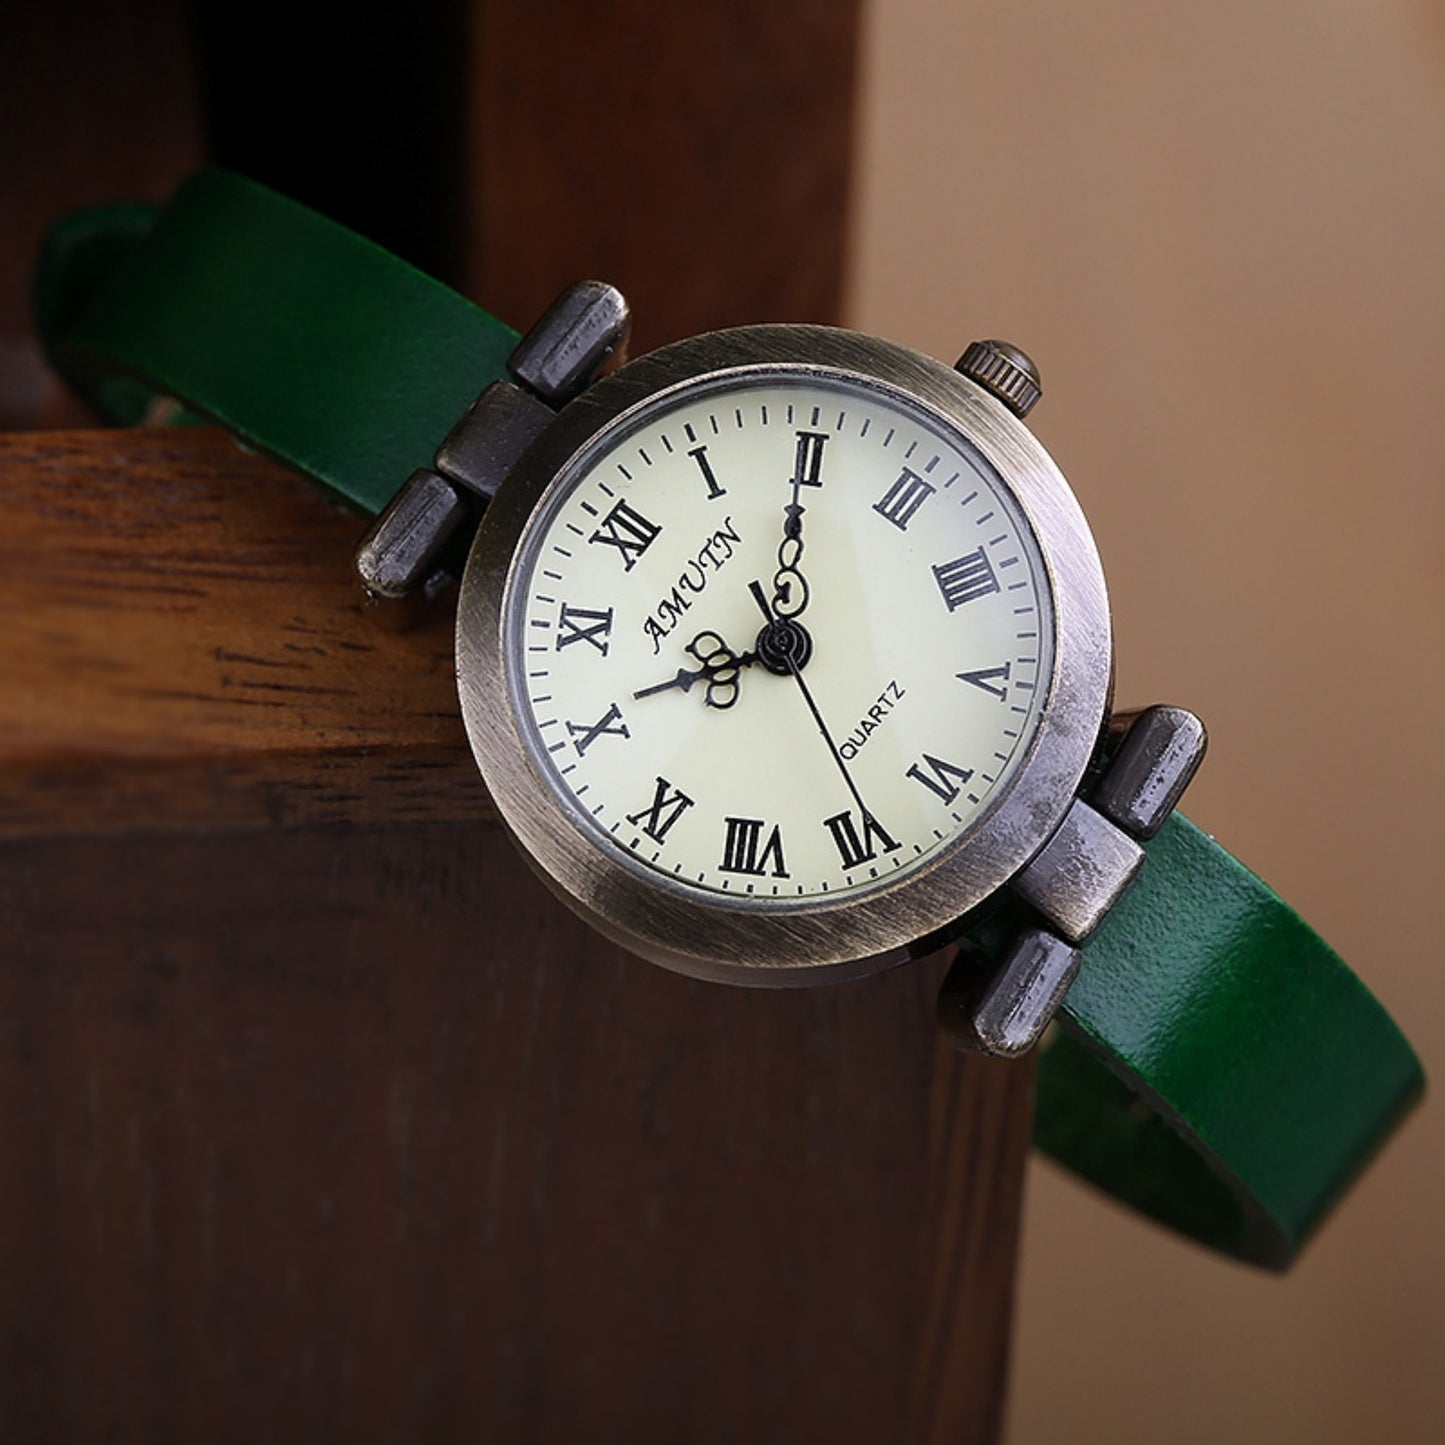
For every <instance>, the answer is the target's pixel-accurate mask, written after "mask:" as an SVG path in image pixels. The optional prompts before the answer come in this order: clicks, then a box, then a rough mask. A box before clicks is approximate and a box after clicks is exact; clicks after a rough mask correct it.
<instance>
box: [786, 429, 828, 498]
mask: <svg viewBox="0 0 1445 1445" xmlns="http://www.w3.org/2000/svg"><path fill="white" fill-rule="evenodd" d="M827 440H828V433H827V432H821V431H800V432H799V433H798V450H797V452H796V453H795V455H794V457H793V475H792V478H791V480H792V483H793V485H794V486H795V487H821V486H822V485H823V477H822V471H823V446H824V443H825V442H827Z"/></svg>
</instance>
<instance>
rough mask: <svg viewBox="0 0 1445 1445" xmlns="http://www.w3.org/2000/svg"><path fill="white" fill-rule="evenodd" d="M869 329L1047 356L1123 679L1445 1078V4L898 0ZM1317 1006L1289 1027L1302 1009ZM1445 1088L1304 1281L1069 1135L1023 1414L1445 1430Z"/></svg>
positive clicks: (1397, 1432) (1054, 1194)
mask: <svg viewBox="0 0 1445 1445" xmlns="http://www.w3.org/2000/svg"><path fill="white" fill-rule="evenodd" d="M868 26H869V33H868V37H867V41H866V43H865V46H864V50H863V54H864V62H865V63H864V77H863V96H864V104H863V110H862V125H861V132H860V146H861V152H860V166H861V169H860V173H859V193H858V206H857V210H856V220H855V230H854V241H855V247H854V255H853V264H852V272H851V286H852V289H851V306H850V319H851V321H852V322H853V323H854V324H856V325H858V326H860V327H862V328H864V329H867V330H874V331H878V332H882V333H884V334H888V335H892V336H895V337H897V338H899V339H901V340H905V341H907V342H910V343H912V344H913V345H916V346H918V347H920V348H921V349H923V350H925V351H930V352H934V353H936V354H938V355H940V356H945V357H949V358H951V357H952V356H954V355H955V354H956V353H957V352H959V351H960V350H961V349H962V348H963V346H964V344H965V343H967V342H968V341H969V340H971V339H972V338H973V337H975V336H984V335H986V336H994V335H1001V336H1004V337H1007V338H1009V339H1011V340H1013V341H1016V342H1018V343H1019V344H1021V345H1023V346H1024V347H1025V348H1026V349H1027V350H1029V351H1030V352H1031V353H1032V355H1033V356H1034V358H1035V360H1037V361H1038V363H1039V365H1040V368H1041V370H1042V373H1043V379H1044V400H1043V402H1042V403H1040V405H1039V408H1038V410H1037V411H1036V412H1034V414H1033V416H1032V417H1031V418H1030V424H1031V425H1033V426H1035V427H1036V429H1037V430H1038V432H1039V433H1040V435H1041V436H1042V437H1043V439H1044V441H1045V443H1046V444H1047V445H1048V446H1049V447H1050V449H1051V450H1052V451H1053V453H1054V455H1055V457H1056V459H1057V460H1058V461H1059V463H1060V465H1061V466H1062V467H1063V468H1064V471H1065V472H1066V474H1067V475H1068V476H1069V478H1070V479H1071V481H1072V482H1073V484H1074V487H1075V489H1076V490H1077V491H1078V493H1079V495H1080V497H1081V498H1082V500H1083V503H1084V506H1085V509H1086V510H1087V512H1088V514H1089V516H1090V518H1091V520H1092V522H1093V524H1094V528H1095V531H1096V535H1097V537H1098V541H1099V546H1100V550H1101V551H1102V553H1103V556H1104V562H1105V566H1106V568H1107V570H1108V575H1109V579H1110V584H1111V593H1112V600H1113V606H1114V614H1115V622H1116V627H1117V643H1118V697H1119V699H1120V700H1121V701H1123V702H1148V701H1154V700H1157V699H1166V700H1168V701H1171V702H1179V703H1183V704H1186V705H1188V706H1190V707H1193V708H1195V709H1196V710H1197V711H1198V712H1199V713H1200V714H1201V715H1202V716H1203V717H1204V719H1205V721H1206V723H1207V724H1208V725H1209V728H1210V732H1211V738H1212V750H1211V755H1210V758H1209V760H1208V761H1207V762H1206V764H1205V767H1204V771H1203V773H1202V774H1201V776H1200V778H1199V780H1198V781H1197V782H1196V783H1195V785H1194V788H1193V790H1192V792H1191V794H1190V796H1189V799H1188V811H1189V812H1190V814H1191V815H1192V816H1193V817H1194V818H1195V819H1196V821H1198V822H1199V823H1200V824H1202V825H1203V826H1204V827H1206V828H1208V829H1209V830H1210V831H1211V832H1214V833H1216V834H1217V835H1218V836H1219V837H1220V838H1221V839H1222V840H1224V841H1225V842H1226V843H1227V844H1228V845H1229V846H1230V847H1231V849H1233V850H1234V851H1235V852H1236V853H1238V854H1239V855H1240V856H1241V857H1242V858H1244V859H1245V861H1246V862H1248V863H1250V864H1251V865H1252V866H1253V867H1255V868H1256V869H1257V870H1258V871H1260V872H1261V873H1263V874H1264V875H1265V876H1266V877H1268V878H1269V879H1270V881H1271V882H1272V883H1273V884H1274V885H1275V886H1276V887H1277V888H1278V889H1279V890H1280V891H1281V892H1282V893H1283V894H1284V895H1285V896H1286V897H1287V898H1288V899H1289V900H1290V901H1291V902H1292V903H1294V904H1295V906H1296V907H1298V908H1299V909H1300V910H1301V912H1303V913H1304V914H1305V916H1306V917H1308V918H1309V919H1310V920H1311V921H1312V922H1313V923H1314V924H1315V926H1316V927H1317V928H1319V930H1320V931H1321V932H1322V933H1323V934H1324V935H1325V936H1326V937H1327V938H1328V939H1330V940H1331V942H1332V943H1333V944H1334V945H1335V946H1336V947H1337V948H1338V949H1339V950H1340V951H1341V952H1342V953H1343V954H1344V956H1345V957H1346V958H1347V959H1349V960H1350V961H1351V962H1352V963H1353V965H1354V966H1355V968H1356V969H1357V970H1358V971H1359V972H1360V973H1361V975H1362V976H1363V977H1364V978H1365V980H1366V981H1367V982H1368V984H1369V985H1370V987H1371V988H1372V989H1373V990H1374V991H1375V992H1376V993H1377V994H1378V995H1379V997H1380V998H1382V999H1383V1000H1384V1002H1385V1003H1386V1004H1387V1006H1388V1007H1389V1008H1390V1009H1391V1010H1392V1011H1393V1012H1394V1014H1395V1016H1396V1017H1397V1018H1398V1019H1399V1020H1400V1021H1401V1022H1402V1023H1403V1024H1404V1026H1405V1028H1406V1029H1407V1031H1408V1032H1409V1033H1410V1035H1411V1037H1412V1039H1413V1040H1414V1042H1415V1044H1416V1046H1417V1047H1418V1048H1419V1049H1420V1050H1421V1052H1422V1054H1423V1056H1424V1059H1425V1063H1426V1068H1427V1070H1429V1071H1430V1072H1431V1073H1432V1075H1433V1077H1434V1078H1435V1079H1436V1080H1437V1081H1438V1080H1439V1079H1440V1078H1441V1076H1442V1074H1445V1049H1442V1047H1441V1044H1440V1036H1441V1032H1442V1028H1445V982H1442V970H1441V966H1440V959H1439V948H1438V946H1437V945H1436V944H1435V941H1434V939H1435V933H1436V928H1437V925H1436V914H1435V907H1436V905H1437V903H1438V900H1439V898H1440V894H1441V882H1442V880H1441V874H1440V856H1441V842H1442V836H1441V826H1440V816H1441V805H1442V802H1445V796H1442V787H1441V781H1442V776H1441V767H1440V761H1439V758H1440V741H1441V732H1442V728H1441V717H1442V705H1445V690H1442V685H1441V665H1442V652H1441V647H1440V623H1441V617H1442V600H1445V598H1442V593H1445V588H1442V583H1441V542H1442V527H1441V521H1442V505H1441V492H1442V485H1441V483H1442V477H1441V464H1442V458H1445V405H1442V400H1441V384H1442V380H1445V276H1442V270H1445V268H1442V260H1445V254H1442V253H1445V177H1442V172H1445V10H1442V7H1441V6H1440V5H1439V4H1435V3H1424V0H1379V3H1374V4H1368V5H1362V4H1346V3H1340V0H1268V3H1259V0H1219V3H1216V4H1212V5H1207V6H1186V5H1182V4H1172V5H1169V4H1166V5H1159V4H1157V3H1156V4H1150V3H1145V0H1100V3H1097V4H1093V5H1088V6H1082V5H1070V4H1067V3H1062V0H1016V3H1014V4H1012V5H1010V6H1007V7H992V6H983V5H958V4H949V3H941V0H876V3H874V4H873V6H872V7H871V9H870V11H869V12H868ZM1280 1027H1281V1028H1288V1027H1289V1020H1288V1019H1281V1020H1280ZM1442 1121H1445V1115H1442V1113H1441V1111H1440V1106H1439V1100H1438V1097H1437V1098H1434V1099H1431V1098H1429V1097H1427V1100H1426V1104H1425V1106H1424V1108H1423V1110H1422V1111H1421V1112H1420V1113H1419V1114H1417V1115H1416V1117H1415V1118H1414V1119H1413V1120H1412V1121H1411V1122H1410V1123H1409V1124H1408V1125H1407V1127H1406V1128H1405V1130H1404V1132H1403V1134H1402V1135H1401V1136H1400V1137H1399V1138H1398V1139H1397V1140H1396V1142H1395V1143H1393V1144H1392V1145H1391V1146H1390V1147H1389V1149H1388V1150H1387V1151H1386V1152H1385V1154H1384V1155H1383V1157H1382V1158H1381V1159H1380V1160H1379V1161H1378V1163H1377V1164H1376V1166H1375V1168H1374V1169H1373V1170H1372V1172H1371V1173H1370V1174H1369V1176H1368V1177H1367V1178H1366V1179H1365V1180H1364V1182H1363V1183H1362V1184H1361V1185H1360V1187H1359V1188H1358V1190H1357V1192H1356V1194H1355V1196H1354V1197H1353V1198H1352V1199H1351V1200H1350V1201H1349V1202H1348V1204H1347V1205H1346V1206H1345V1208H1344V1209H1343V1210H1342V1211H1341V1213H1340V1215H1339V1217H1338V1218H1336V1219H1335V1220H1334V1221H1333V1222H1331V1223H1330V1224H1329V1225H1328V1226H1327V1227H1326V1228H1325V1230H1324V1231H1323V1233H1322V1235H1321V1236H1320V1237H1319V1239H1318V1240H1317V1241H1316V1242H1315V1243H1314V1245H1313V1246H1312V1247H1311V1248H1310V1249H1309V1250H1308V1251H1307V1253H1306V1255H1305V1256H1304V1259H1303V1261H1302V1262H1301V1264H1300V1265H1299V1267H1298V1269H1297V1272H1296V1273H1295V1274H1294V1275H1292V1276H1291V1277H1289V1278H1287V1279H1284V1280H1279V1279H1274V1278H1268V1277H1265V1276H1261V1275H1257V1274H1254V1273H1252V1272H1249V1271H1246V1270H1244V1269H1240V1268H1237V1267H1235V1266H1232V1265H1229V1264H1224V1263H1220V1262H1218V1261H1216V1260H1213V1259H1210V1258H1207V1257H1206V1256H1204V1255H1203V1254H1202V1253H1200V1252H1198V1251H1196V1250H1194V1249H1191V1248H1189V1247H1188V1246H1186V1245H1183V1244H1180V1243H1178V1242H1176V1241H1175V1240H1173V1239H1171V1238H1168V1237H1166V1236H1165V1235H1163V1234H1162V1233H1160V1232H1158V1231H1156V1230H1154V1229H1152V1228H1150V1227H1148V1226H1146V1225H1143V1224H1139V1223H1136V1222H1134V1221H1133V1220H1131V1219H1129V1218H1127V1217H1125V1216H1124V1215H1123V1214H1122V1213H1120V1212H1117V1211H1115V1210H1114V1209H1113V1208H1111V1207H1110V1206H1109V1205H1108V1204H1106V1203H1104V1202H1102V1201H1101V1200H1100V1199H1098V1198H1096V1197H1095V1196H1093V1195H1092V1194H1091V1193H1089V1192H1088V1191H1086V1190H1085V1189H1083V1188H1082V1187H1080V1186H1078V1185H1075V1184H1074V1183H1073V1182H1071V1181H1070V1180H1068V1179H1066V1178H1064V1177H1063V1176H1062V1175H1061V1174H1060V1173H1059V1172H1058V1171H1057V1170H1055V1169H1053V1168H1051V1167H1049V1166H1048V1165H1045V1164H1041V1163H1035V1164H1034V1165H1033V1166H1032V1173H1031V1177H1030V1180H1029V1188H1028V1195H1027V1207H1026V1216H1025V1224H1024V1237H1023V1253H1022V1274H1021V1294H1020V1305H1019V1318H1018V1324H1017V1333H1016V1337H1015V1356H1014V1366H1013V1387H1012V1391H1011V1400H1010V1422H1011V1423H1010V1427H1009V1435H1008V1438H1009V1439H1010V1440H1012V1441H1014V1442H1016V1445H1033V1442H1047V1441H1061V1440H1066V1439H1067V1440H1073V1439H1086V1440H1088V1439H1108V1440H1110V1441H1111V1442H1113V1445H1124V1442H1129V1445H1134V1442H1139V1445H1144V1442H1150V1445H1152V1442H1158V1441H1161V1440H1169V1441H1171V1442H1175V1445H1182V1442H1192V1441H1199V1442H1206V1441H1208V1442H1217V1441H1226V1440H1227V1441H1232V1442H1243V1441H1259V1442H1265V1441H1269V1442H1279V1441H1310V1442H1313V1445H1322V1442H1326V1441H1358V1440H1390V1441H1420V1442H1424V1441H1435V1440H1438V1439H1439V1438H1440V1428H1441V1427H1440V1420H1441V1418H1442V1407H1445V1384H1442V1379H1441V1369H1440V1360H1441V1350H1442V1346H1445V1302H1442V1299H1445V1244H1442V1222H1445V1167H1442V1157H1441V1142H1442V1135H1445V1122H1442Z"/></svg>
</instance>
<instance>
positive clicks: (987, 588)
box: [933, 547, 999, 612]
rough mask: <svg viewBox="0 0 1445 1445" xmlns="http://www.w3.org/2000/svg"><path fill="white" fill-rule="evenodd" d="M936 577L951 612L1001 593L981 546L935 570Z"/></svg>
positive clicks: (941, 564)
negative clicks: (990, 595)
mask: <svg viewBox="0 0 1445 1445" xmlns="http://www.w3.org/2000/svg"><path fill="white" fill-rule="evenodd" d="M933 576H934V579H935V580H936V581H937V583H938V590H939V591H940V592H941V593H943V600H944V601H945V602H946V603H947V604H948V610H949V611H950V612H953V611H955V610H956V609H957V608H960V607H962V606H963V604H964V603H965V602H975V601H977V600H978V599H979V598H980V597H987V596H988V595H989V593H991V592H997V591H998V590H999V587H998V578H997V577H995V576H994V574H993V563H992V562H990V561H989V560H988V556H987V554H986V553H985V552H984V550H983V548H982V547H980V548H979V549H978V550H977V551H976V552H966V553H965V554H964V555H963V556H962V557H956V558H954V560H953V561H952V562H943V563H940V564H939V565H938V566H936V567H934V569H933Z"/></svg>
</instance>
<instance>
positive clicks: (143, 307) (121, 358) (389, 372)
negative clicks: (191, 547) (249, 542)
mask: <svg viewBox="0 0 1445 1445" xmlns="http://www.w3.org/2000/svg"><path fill="white" fill-rule="evenodd" d="M35 309H36V314H37V319H38V320H39V323H40V326H41V331H42V335H43V336H44V338H45V340H46V342H47V345H48V347H49V349H50V353H51V356H52V357H53V359H54V360H55V363H56V365H57V366H58V367H59V368H60V370H61V371H62V372H63V373H64V374H65V375H66V376H67V377H68V378H70V379H71V381H72V382H73V383H74V384H75V385H76V386H77V388H78V389H79V390H80V391H81V392H82V394H83V395H85V396H86V397H88V398H89V399H90V400H91V401H92V403H93V404H95V405H96V406H97V408H98V409H99V410H100V411H101V413H102V414H103V415H105V416H107V417H108V418H109V419H111V420H116V421H122V422H130V421H135V420H137V419H138V418H139V416H140V415H141V414H142V413H143V411H144V408H145V405H146V402H147V400H148V399H149V398H150V397H151V396H153V395H154V394H155V393H161V394H164V395H169V396H173V397H178V398H182V399H184V401H185V402H186V404H187V405H188V406H189V407H191V408H194V409H195V410H196V411H198V412H200V413H203V414H204V415H206V416H208V417H212V418H214V419H215V420H216V421H218V422H220V423H221V424H222V425H223V426H225V427H227V428H229V429H230V430H231V431H233V432H235V433H236V434H237V435H238V436H241V437H243V438H244V439H245V440H246V441H247V442H249V443H250V444H251V445H253V446H255V447H256V448H258V449H259V450H261V451H265V452H269V453H270V454H271V455H273V456H275V457H277V458H278V459H279V460H281V461H283V462H287V463H289V464H290V465H291V466H294V467H297V468H299V469H300V470H301V471H303V472H306V473H308V474H309V475H310V476H312V477H314V478H315V479H316V480H317V481H319V482H321V483H322V484H323V485H325V486H326V487H327V488H328V489H330V490H331V491H332V492H334V493H335V494H337V495H338V496H339V497H341V498H342V499H343V500H345V501H347V502H349V503H351V504H352V505H353V506H355V507H358V508H359V509H360V510H362V511H363V512H368V513H375V512H378V511H380V510H381V509H382V508H383V507H384V506H385V505H386V503H387V502H388V501H390V500H391V497H392V495H393V494H394V493H395V492H396V490H397V488H399V487H400V486H401V484H402V483H403V482H404V481H405V480H406V479H407V477H408V476H409V475H410V473H411V472H412V471H414V470H415V469H416V468H417V467H425V466H430V465H431V461H432V455H433V453H434V452H435V451H436V448H437V445H438V443H440V442H441V440H442V438H443V437H445V435H446V434H447V432H448V431H449V430H450V429H451V427H452V425H453V424H454V423H455V422H456V420H457V418H458V417H459V416H461V414H462V412H463V411H464V410H465V409H466V407H467V406H468V404H469V403H470V402H471V401H472V400H473V399H474V398H475V397H476V395H477V393H478V392H480V391H481V390H482V388H483V387H484V386H486V385H487V384H488V383H489V382H492V381H497V380H500V379H501V378H502V377H504V376H505V375H506V361H507V357H508V355H509V354H510V353H511V350H512V348H513V346H514V345H515V344H516V341H517V334H516V333H515V332H514V331H513V330H512V329H511V328H510V327H507V326H504V325H503V324H502V323H501V322H500V321H497V320H495V319H494V318H493V317H491V316H488V315H487V313H486V312H484V311H481V310H479V309H478V308H477V307H475V306H473V305H472V304H471V303H470V302H469V301H467V300H465V299H464V298H463V297H461V296H458V295H457V294H456V292H454V291H451V290H449V289H448V288H447V287H445V286H443V285H441V284H440V283H439V282H437V281H433V280H432V279H431V278H430V277H429V276H424V275H423V274H422V273H421V272H420V271H417V270H415V269H414V268H413V267H411V266H408V265H407V264H406V263H405V262H403V261H399V260H397V259H396V257H394V256H391V255H389V254H388V253H387V252H386V251H383V250H382V249H381V248H380V247H379V246H375V245H373V244H372V243H371V242H370V241H367V240H365V239H363V238H362V237H360V236H357V235H355V234H354V233H353V232H350V231H348V230H346V229H345V228H344V227H341V226H338V225H336V224H335V223H334V222H332V221H329V220H327V219H326V218H325V217H323V216H318V215H317V214H316V213H315V212H314V211H310V210H307V209H306V208H305V207H304V206H300V205H297V204H296V202H294V201H290V200H288V199H286V197H284V196H279V195H277V194H276V193H275V192H274V191H270V190H267V189H266V188H265V187H264V186H259V185H257V184H255V183H254V182H252V181H248V180H245V179H243V178H242V177H240V176H235V175H231V174H229V173H227V172H225V171H218V170H206V171H199V172H197V173H196V174H195V175H193V176H192V177H191V178H190V179H189V180H187V181H186V183H185V184H184V185H183V186H182V187H181V188H180V190H179V191H178V192H177V193H176V195H175V197H174V199H173V200H172V201H171V202H170V203H169V204H168V205H167V206H166V207H165V208H164V209H163V210H160V211H153V210H150V209H149V208H145V207H135V206H130V207H114V206H108V207H104V208H102V209H100V210H92V211H86V212H81V213H79V214H77V215H76V216H73V217H69V218H67V219H66V220H64V221H62V222H60V223H59V224H58V225H57V226H56V227H55V228H54V230H53V231H52V233H51V235H50V237H49V238H48V240H47V243H46V247H45V249H44V251H43V252H42V255H41V260H40V267H39V272H38V275H37V279H36V306H35Z"/></svg>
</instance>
